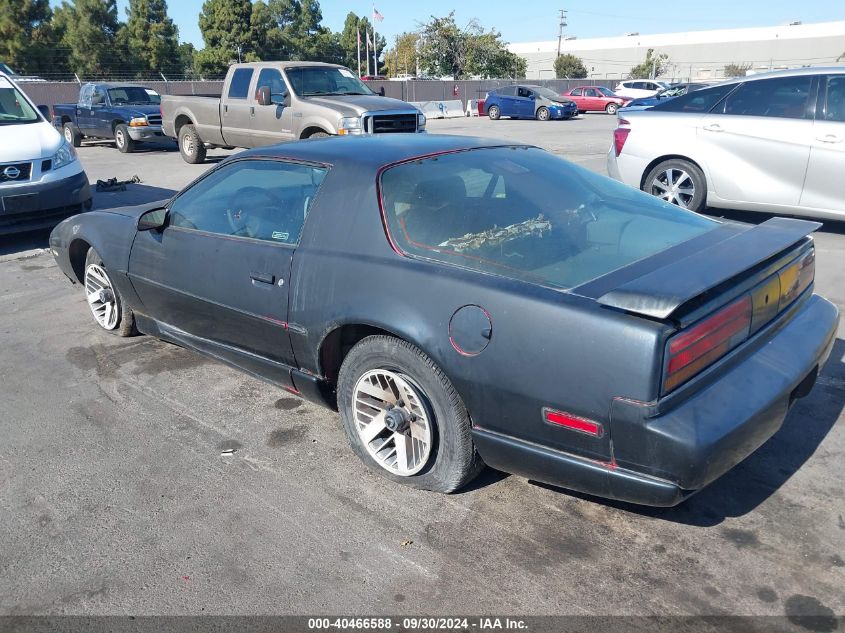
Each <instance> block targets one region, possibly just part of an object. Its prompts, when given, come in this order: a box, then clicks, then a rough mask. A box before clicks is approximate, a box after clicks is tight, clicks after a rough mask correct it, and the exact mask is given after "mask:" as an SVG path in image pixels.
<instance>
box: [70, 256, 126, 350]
mask: <svg viewBox="0 0 845 633" xmlns="http://www.w3.org/2000/svg"><path fill="white" fill-rule="evenodd" d="M83 286H84V288H85V297H86V299H87V300H88V307H89V308H91V314H93V315H94V320H95V321H96V322H97V325H99V326H100V327H101V328H103V329H104V330H106V331H107V332H111V333H113V334H116V335H117V336H132V335H134V334H137V330H136V329H135V315H134V314H133V313H132V310H131V309H130V308H129V306H127V305H126V304H125V303H124V301H123V298H122V297H121V296H120V291H118V289H117V288H115V286H114V284H113V283H112V280H111V277H110V276H109V273H108V271H107V270H106V267H105V266H104V265H103V260H102V258H101V257H100V255H99V254H98V253H97V251H95V250H94V249H93V248H89V249H88V254H87V255H86V256H85V278H84V280H83Z"/></svg>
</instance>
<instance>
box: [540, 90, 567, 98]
mask: <svg viewBox="0 0 845 633" xmlns="http://www.w3.org/2000/svg"><path fill="white" fill-rule="evenodd" d="M534 92H536V93H537V94H538V95H540V96H541V97H545V98H546V99H551V100H552V101H567V99H566V97H564V96H562V95H560V94H558V93H557V92H555V91H554V90H550V89H549V88H534Z"/></svg>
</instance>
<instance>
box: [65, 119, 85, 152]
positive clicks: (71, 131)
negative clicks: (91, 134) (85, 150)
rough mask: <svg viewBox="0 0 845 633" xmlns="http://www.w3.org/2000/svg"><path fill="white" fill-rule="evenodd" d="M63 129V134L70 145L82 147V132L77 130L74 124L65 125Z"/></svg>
mask: <svg viewBox="0 0 845 633" xmlns="http://www.w3.org/2000/svg"><path fill="white" fill-rule="evenodd" d="M62 127H63V129H62V133H63V134H64V137H65V140H66V141H67V142H68V144H69V145H73V146H74V147H79V146H81V145H82V132H80V131H79V130H77V129H76V126H75V125H74V124H73V123H65V124H64V126H62Z"/></svg>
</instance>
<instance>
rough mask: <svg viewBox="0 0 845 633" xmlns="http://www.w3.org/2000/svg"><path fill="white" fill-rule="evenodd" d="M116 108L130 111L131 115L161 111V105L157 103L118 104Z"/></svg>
mask: <svg viewBox="0 0 845 633" xmlns="http://www.w3.org/2000/svg"><path fill="white" fill-rule="evenodd" d="M115 108H117V109H120V110H123V111H125V112H128V113H129V116H131V117H136V116H149V115H150V114H159V113H160V112H161V106H160V105H158V104H156V103H151V104H150V105H118V106H115Z"/></svg>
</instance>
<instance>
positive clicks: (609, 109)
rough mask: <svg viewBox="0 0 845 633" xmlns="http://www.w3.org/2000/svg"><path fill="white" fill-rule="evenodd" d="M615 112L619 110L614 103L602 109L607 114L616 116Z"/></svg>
mask: <svg viewBox="0 0 845 633" xmlns="http://www.w3.org/2000/svg"><path fill="white" fill-rule="evenodd" d="M617 110H619V106H618V105H616V104H615V103H608V104H607V107H606V108H605V109H604V111H605V112H607V113H608V114H616V111H617Z"/></svg>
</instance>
